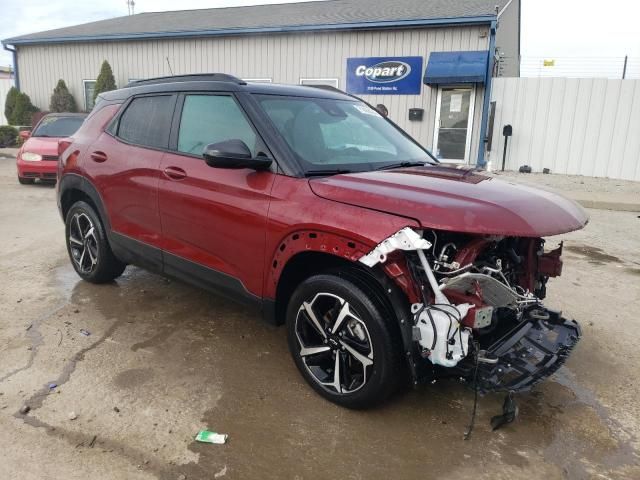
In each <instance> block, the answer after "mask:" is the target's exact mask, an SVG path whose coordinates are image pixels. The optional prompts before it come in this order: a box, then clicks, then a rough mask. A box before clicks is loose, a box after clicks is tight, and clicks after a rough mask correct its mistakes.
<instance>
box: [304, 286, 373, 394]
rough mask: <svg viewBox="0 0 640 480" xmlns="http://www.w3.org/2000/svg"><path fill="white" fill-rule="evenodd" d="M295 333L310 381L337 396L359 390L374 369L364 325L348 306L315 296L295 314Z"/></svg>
mask: <svg viewBox="0 0 640 480" xmlns="http://www.w3.org/2000/svg"><path fill="white" fill-rule="evenodd" d="M295 333H296V337H297V340H298V344H299V347H300V352H299V354H300V357H301V358H302V362H303V363H304V365H305V367H306V369H307V371H308V372H309V373H310V374H311V377H312V378H313V379H314V381H316V382H317V383H318V384H319V385H321V386H322V387H323V388H324V389H326V390H328V391H330V392H332V393H338V394H348V393H353V392H355V391H357V390H359V389H360V388H362V387H363V386H364V385H365V384H366V383H367V380H368V378H369V376H370V375H371V369H372V368H373V344H372V342H371V336H370V335H369V331H368V329H367V326H366V324H365V323H364V322H363V321H362V319H361V318H360V317H359V316H358V314H357V312H355V311H354V310H353V309H352V307H351V305H350V304H349V302H347V301H346V300H345V299H344V298H341V297H339V296H337V295H334V294H331V293H318V294H316V295H315V297H313V299H312V300H311V301H304V302H302V305H301V306H300V308H299V310H298V314H297V316H296V321H295Z"/></svg>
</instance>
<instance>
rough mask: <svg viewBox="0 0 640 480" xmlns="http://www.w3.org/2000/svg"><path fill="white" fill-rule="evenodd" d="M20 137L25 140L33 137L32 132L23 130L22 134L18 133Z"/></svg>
mask: <svg viewBox="0 0 640 480" xmlns="http://www.w3.org/2000/svg"><path fill="white" fill-rule="evenodd" d="M18 136H19V137H20V138H21V139H22V140H23V141H25V140H27V139H28V138H29V137H31V130H23V131H21V132H20V133H18Z"/></svg>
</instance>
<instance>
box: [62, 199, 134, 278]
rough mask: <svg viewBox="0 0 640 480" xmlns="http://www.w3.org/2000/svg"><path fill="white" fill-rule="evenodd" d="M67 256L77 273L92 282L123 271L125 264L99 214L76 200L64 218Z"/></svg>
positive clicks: (84, 203) (120, 273)
mask: <svg viewBox="0 0 640 480" xmlns="http://www.w3.org/2000/svg"><path fill="white" fill-rule="evenodd" d="M65 235H66V242H67V252H68V253H69V259H70V260H71V264H72V265H73V268H74V269H75V271H76V273H77V274H78V275H79V276H80V277H81V278H82V279H83V280H86V281H88V282H91V283H106V282H110V281H112V280H113V279H115V278H117V277H119V276H120V275H122V272H124V269H125V268H126V264H125V263H122V262H121V261H120V260H118V259H117V258H116V257H115V255H114V254H113V252H112V251H111V247H110V246H109V242H108V240H107V236H106V235H105V231H104V229H103V227H102V222H101V221H100V217H98V214H97V213H96V212H95V210H94V209H93V207H92V206H91V205H89V204H88V203H86V202H82V201H80V202H77V203H75V204H73V206H72V207H71V208H70V209H69V212H68V213H67V217H66V220H65Z"/></svg>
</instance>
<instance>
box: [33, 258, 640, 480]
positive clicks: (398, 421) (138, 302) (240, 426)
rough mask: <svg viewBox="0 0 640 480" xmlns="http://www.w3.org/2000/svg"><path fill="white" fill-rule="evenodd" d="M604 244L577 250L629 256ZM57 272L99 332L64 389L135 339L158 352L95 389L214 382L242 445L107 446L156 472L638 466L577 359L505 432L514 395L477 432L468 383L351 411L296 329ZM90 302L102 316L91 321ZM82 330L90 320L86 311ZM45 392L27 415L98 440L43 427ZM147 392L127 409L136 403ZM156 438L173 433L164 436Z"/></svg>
mask: <svg viewBox="0 0 640 480" xmlns="http://www.w3.org/2000/svg"><path fill="white" fill-rule="evenodd" d="M566 248H569V249H571V247H566ZM576 248H581V250H579V251H578V250H575V249H576ZM585 248H587V249H589V250H588V251H589V252H590V253H588V254H587V253H585V250H584V249H585ZM597 250H598V249H592V248H591V247H573V250H572V251H576V252H577V253H581V254H583V255H595V258H600V259H602V258H603V257H609V259H608V260H607V261H619V259H617V258H616V257H613V256H607V255H606V254H604V253H602V252H601V251H600V252H598V251H597ZM598 255H599V256H598ZM55 277H56V278H55V281H56V282H57V285H59V288H60V289H61V293H62V294H63V295H66V296H68V298H69V306H68V309H70V310H71V311H72V312H73V311H75V310H74V309H77V310H79V311H80V313H79V314H78V317H76V318H78V319H82V321H83V322H84V323H83V325H84V326H85V327H86V328H87V329H89V330H91V331H93V332H96V333H95V337H96V338H93V336H92V337H89V338H91V340H92V341H91V342H90V344H89V345H88V346H86V347H85V348H83V349H82V350H79V351H78V353H76V354H75V355H74V356H73V357H72V359H71V361H70V362H69V363H68V364H67V365H66V367H65V368H64V369H63V371H62V373H61V375H60V377H59V378H58V379H57V383H58V384H59V385H63V384H64V382H66V381H67V380H69V378H70V376H71V375H72V374H73V372H74V371H75V369H76V368H77V366H78V364H79V362H80V361H82V360H84V358H85V356H86V353H88V351H89V350H91V349H94V348H96V347H97V346H99V345H101V344H102V342H103V341H104V340H105V339H106V338H111V337H114V338H115V339H116V340H117V341H120V342H123V343H124V341H123V338H125V339H126V340H127V345H130V350H127V351H130V352H131V353H130V355H135V354H137V353H138V352H140V351H141V350H144V351H145V352H146V353H145V354H148V355H151V356H150V357H149V363H148V364H141V365H139V366H138V367H135V368H128V369H122V370H119V371H117V370H115V369H114V371H113V372H109V375H111V376H110V378H111V379H112V380H111V381H110V382H108V385H102V386H94V388H95V389H97V390H98V392H100V390H105V389H106V390H111V389H114V388H116V389H118V390H120V391H124V392H125V393H126V394H130V395H132V396H133V395H135V394H136V393H137V392H139V391H140V390H137V389H140V388H142V389H144V388H150V387H149V385H150V384H151V385H153V384H154V382H156V381H160V380H161V383H163V384H164V385H165V388H166V391H167V392H171V394H170V395H175V391H174V387H176V386H180V385H181V384H182V383H183V378H181V375H180V374H176V373H175V372H176V371H181V372H183V374H184V376H187V375H189V376H192V378H193V377H195V381H196V383H197V384H199V385H203V386H211V385H214V386H215V389H216V398H215V399H213V398H212V399H211V401H207V399H206V398H204V400H203V403H202V404H203V405H206V406H205V407H204V408H203V409H202V411H201V418H200V421H201V426H202V428H208V429H210V430H214V431H218V432H221V433H227V434H229V442H228V444H227V445H224V446H216V445H209V444H200V443H195V442H194V441H193V437H192V436H190V435H191V433H192V434H195V431H194V432H190V430H189V432H190V433H189V434H185V437H184V438H181V439H180V441H181V442H183V445H184V446H185V447H187V448H188V449H189V451H190V452H192V454H193V457H195V458H197V461H191V462H188V463H186V464H183V465H180V464H178V465H176V464H170V463H167V461H166V459H167V458H172V457H171V452H160V453H159V454H157V455H156V454H154V453H152V452H145V451H143V450H141V449H143V448H144V446H145V444H138V443H136V444H134V445H126V444H122V438H123V437H122V435H120V434H119V435H117V436H115V437H113V438H112V437H107V438H104V436H103V437H102V438H100V439H99V440H98V441H97V442H98V444H99V445H100V448H103V449H115V450H116V451H118V452H121V453H122V455H123V456H124V457H126V458H129V459H130V461H132V462H134V461H135V462H140V459H141V458H149V457H153V458H154V461H153V462H151V464H149V465H148V466H146V467H145V468H146V469H148V470H149V471H151V472H152V473H154V474H156V475H157V476H158V477H159V478H161V479H166V480H175V478H178V477H179V475H186V477H187V478H194V479H195V478H211V477H212V476H213V475H214V474H215V473H216V472H221V471H224V472H225V473H227V474H228V476H229V477H231V478H315V477H317V476H318V475H319V472H333V471H335V469H336V468H337V467H338V468H340V476H341V478H347V479H348V478H372V479H374V478H418V477H425V472H428V475H427V476H428V477H431V478H435V477H438V476H441V477H444V478H462V477H463V474H462V473H460V475H459V476H458V477H455V475H453V474H454V473H456V472H459V471H458V470H456V468H458V467H460V466H461V465H464V466H465V468H466V467H469V468H474V469H477V470H478V471H483V472H486V471H491V469H498V470H495V471H499V469H501V468H504V467H508V468H513V469H524V470H527V471H529V470H531V469H538V470H535V471H536V472H538V473H539V474H540V475H539V476H543V475H546V476H550V477H551V478H553V477H555V476H558V475H559V474H561V475H564V476H565V477H568V478H586V477H588V476H589V474H590V472H592V471H596V472H603V473H606V472H610V471H612V470H613V469H614V468H619V467H622V466H625V465H633V464H634V463H637V461H638V457H637V453H636V452H635V451H634V450H633V448H631V440H630V439H629V438H621V437H619V436H618V433H617V430H618V427H619V426H618V425H616V424H615V422H612V420H611V419H610V417H609V414H608V411H607V409H606V408H605V407H603V406H602V405H601V404H600V403H599V402H598V401H597V399H596V396H595V394H593V392H590V391H589V390H586V389H584V388H582V387H580V386H579V384H578V383H577V381H576V379H575V377H574V376H573V375H572V374H571V373H570V371H569V370H566V367H564V368H563V369H562V370H560V372H558V374H557V375H558V376H557V377H556V378H555V380H549V381H547V382H544V383H543V384H541V385H540V386H539V387H537V388H536V390H535V391H534V392H532V393H529V394H523V395H519V396H518V403H519V405H520V411H521V415H520V417H519V418H518V420H517V421H516V422H515V423H514V424H512V425H509V426H507V427H506V428H504V429H503V430H500V431H497V432H492V431H491V430H490V426H489V421H490V419H491V417H492V416H493V415H496V414H498V413H500V409H501V405H502V400H503V397H502V396H499V395H489V396H486V397H482V398H480V400H479V405H478V416H477V419H476V427H475V430H474V432H473V434H472V436H471V438H470V439H469V440H468V441H464V440H463V433H464V431H465V429H466V427H467V424H468V422H469V419H470V415H471V410H472V406H473V395H472V392H471V391H470V390H469V389H466V388H465V387H464V386H463V385H461V384H459V383H457V382H453V381H441V382H438V383H436V384H434V385H428V386H424V387H421V388H419V389H416V390H412V389H408V391H405V392H402V393H400V394H398V395H397V396H396V397H395V398H394V399H392V400H391V401H390V402H388V403H387V404H385V405H383V406H381V407H379V408H376V409H373V410H367V411H353V410H347V409H344V408H340V407H338V406H336V405H333V404H331V403H329V402H327V401H325V400H324V399H322V398H320V397H319V396H318V395H317V394H316V393H315V392H314V391H313V390H312V389H311V388H310V387H308V386H307V385H306V383H305V382H304V380H303V379H302V377H301V376H300V374H299V373H298V371H297V369H296V368H295V366H294V364H293V361H292V360H291V357H290V354H289V352H288V349H287V343H286V336H285V330H284V327H280V328H276V327H273V326H271V325H268V324H266V323H264V322H262V321H261V320H260V319H259V318H258V316H257V315H256V314H254V313H252V312H250V311H247V310H245V309H243V308H242V307H239V306H237V305H235V304H233V303H231V302H228V301H226V300H224V299H222V298H220V297H216V296H213V295H210V294H208V293H207V292H204V291H202V290H199V289H197V288H193V287H190V286H187V285H184V284H181V283H179V282H173V281H172V282H169V281H166V280H164V279H162V278H160V277H157V276H155V275H152V274H149V273H147V272H144V271H142V270H139V269H136V268H132V267H129V268H128V269H127V271H126V272H125V275H124V276H123V277H121V278H120V279H118V281H116V282H113V283H112V284H107V285H92V284H89V283H86V282H83V281H80V280H79V279H78V277H77V276H75V272H73V269H72V268H71V267H70V266H66V267H61V268H60V270H59V271H57V272H56V275H55ZM90 311H94V312H95V311H97V312H99V315H96V314H95V313H94V314H92V315H89V314H87V315H86V316H85V313H86V312H90ZM73 328H74V331H77V329H78V328H80V325H79V322H77V321H76V320H74V325H73ZM99 332H102V333H99ZM92 335H93V334H92ZM578 348H579V347H578ZM114 363H115V362H114ZM169 372H174V373H173V374H170V373H169ZM99 378H100V379H104V376H102V377H99ZM100 381H101V380H100ZM43 388H44V387H43ZM68 388H73V387H72V386H70V387H68ZM197 390H198V391H194V392H193V395H192V396H191V397H190V396H189V395H185V396H184V398H181V397H180V398H175V399H172V401H175V402H177V405H180V404H182V403H183V404H184V407H183V408H185V409H186V408H192V407H193V405H194V403H195V401H196V400H197V399H200V400H202V395H203V391H206V390H203V389H197ZM43 392H44V390H43V391H42V392H37V393H36V395H34V396H33V397H32V401H33V406H34V409H35V410H36V414H35V416H33V417H29V416H28V417H24V419H25V421H27V422H28V423H30V424H32V425H34V426H42V427H45V428H46V427H48V428H47V432H48V433H49V434H51V435H59V436H65V438H67V440H68V441H69V442H70V443H74V442H76V444H77V443H79V442H83V443H84V444H86V443H88V442H89V441H90V440H91V438H90V437H86V436H82V435H79V434H77V433H74V432H68V431H66V430H65V429H64V428H60V427H59V426H56V427H55V428H54V427H52V426H49V425H47V424H45V423H43V422H38V420H37V409H38V408H39V407H40V406H41V405H42V403H43V401H44V398H46V397H43V399H42V400H40V399H39V398H37V395H38V393H43ZM127 392H130V393H127ZM136 401H137V400H133V399H132V402H134V403H132V404H130V405H124V406H123V405H121V406H120V407H121V408H123V409H126V408H129V409H133V408H137V406H138V404H137V403H135V402H136ZM198 412H200V410H198ZM108 414H110V415H111V414H112V411H111V410H109V413H108ZM160 420H161V419H155V420H154V421H160ZM103 421H106V420H104V419H100V418H97V419H94V420H93V423H94V424H99V423H101V422H103ZM141 421H145V420H144V419H141ZM184 427H185V426H184V425H183V426H182V428H184ZM126 428H128V429H135V428H138V426H137V425H136V423H134V424H132V425H128V426H127V427H126ZM145 428H147V426H145ZM176 431H177V429H176V430H174V434H175V432H176ZM165 434H166V431H165ZM149 435H150V436H151V437H153V436H154V435H156V436H157V438H158V441H157V442H155V443H160V442H161V440H160V439H161V438H162V437H161V436H160V433H159V432H156V431H151V432H149ZM162 442H164V440H162ZM150 444H152V445H153V444H154V441H151V442H150ZM162 453H164V454H165V455H166V456H165V457H162V456H160V455H161V454H162ZM154 455H156V456H155V457H154ZM599 465H600V466H599ZM340 466H342V467H345V468H342V467H340ZM540 469H541V470H540ZM629 478H631V477H629Z"/></svg>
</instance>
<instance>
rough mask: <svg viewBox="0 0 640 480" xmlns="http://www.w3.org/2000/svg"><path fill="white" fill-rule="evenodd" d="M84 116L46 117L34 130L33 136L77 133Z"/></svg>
mask: <svg viewBox="0 0 640 480" xmlns="http://www.w3.org/2000/svg"><path fill="white" fill-rule="evenodd" d="M82 122H84V117H45V118H43V119H42V121H41V122H40V123H39V124H38V126H37V127H36V129H35V130H34V131H33V134H32V135H31V136H32V137H68V136H70V135H73V134H74V133H76V130H78V129H79V128H80V125H82Z"/></svg>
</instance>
